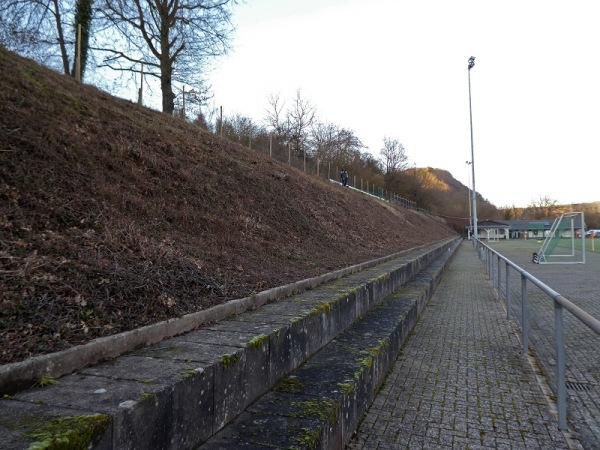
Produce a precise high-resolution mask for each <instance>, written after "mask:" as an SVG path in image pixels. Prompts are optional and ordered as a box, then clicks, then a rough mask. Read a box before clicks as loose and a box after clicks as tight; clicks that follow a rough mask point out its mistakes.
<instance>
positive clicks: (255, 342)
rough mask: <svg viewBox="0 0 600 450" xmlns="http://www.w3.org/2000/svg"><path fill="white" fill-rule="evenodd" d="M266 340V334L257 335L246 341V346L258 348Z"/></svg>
mask: <svg viewBox="0 0 600 450" xmlns="http://www.w3.org/2000/svg"><path fill="white" fill-rule="evenodd" d="M268 339H269V335H268V334H259V335H258V336H254V337H253V338H252V339H250V340H249V341H248V345H250V347H255V348H258V347H260V346H261V345H262V344H263V343H264V342H265V341H266V340H268Z"/></svg>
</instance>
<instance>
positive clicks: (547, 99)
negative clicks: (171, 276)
mask: <svg viewBox="0 0 600 450" xmlns="http://www.w3.org/2000/svg"><path fill="white" fill-rule="evenodd" d="M233 22H234V24H235V26H236V31H235V34H234V38H233V47H232V50H231V51H230V53H229V54H228V55H227V56H225V57H221V58H220V59H219V60H218V61H217V62H216V63H215V65H214V69H213V70H212V72H211V73H210V74H209V77H208V81H209V84H210V85H212V90H213V93H214V105H215V106H216V107H219V106H222V107H223V113H224V115H226V116H227V115H232V114H241V115H243V116H246V117H249V118H251V119H253V120H256V121H259V122H260V121H263V120H264V118H265V117H266V113H267V110H268V109H269V102H268V98H269V96H270V95H279V96H280V98H282V99H284V100H286V103H287V104H288V105H289V104H290V103H291V100H292V99H293V98H294V97H295V95H296V92H297V91H298V90H299V91H300V93H301V97H302V98H303V99H305V100H307V101H309V102H310V103H311V104H312V105H313V106H315V108H316V110H317V115H318V120H319V121H321V122H328V123H332V124H336V125H339V126H341V127H344V128H347V129H351V130H353V131H354V133H355V135H356V136H358V137H359V138H360V139H361V141H362V142H363V144H365V145H366V146H367V147H368V150H367V151H369V152H371V153H372V154H373V155H374V156H376V157H378V158H379V157H380V153H379V152H380V150H381V148H382V146H383V139H384V137H389V138H393V139H397V140H398V141H399V142H400V143H402V145H403V146H404V148H405V149H406V154H407V156H408V158H409V162H410V164H411V165H414V166H416V167H434V168H439V169H444V170H448V171H449V172H450V173H452V175H453V176H454V177H455V178H456V179H458V180H459V181H461V182H462V183H463V184H465V185H468V184H469V183H470V181H469V180H470V178H471V177H470V174H471V169H470V166H469V165H468V164H467V163H466V162H467V161H471V160H472V159H471V131H470V130H471V128H470V121H469V71H468V69H467V67H468V59H469V57H470V56H475V58H476V59H475V66H474V67H473V68H472V69H471V72H470V80H471V81H470V84H471V107H472V124H473V155H474V158H473V161H474V167H475V187H476V189H477V191H478V192H479V193H480V194H481V195H482V196H483V197H484V198H486V199H487V200H489V201H490V202H492V203H493V204H494V205H496V206H498V207H503V206H513V205H514V206H517V207H525V206H527V205H529V204H530V203H532V202H534V201H539V200H540V198H542V197H545V198H546V197H547V198H550V199H551V200H554V201H556V202H557V203H559V204H570V203H581V202H593V201H600V189H599V188H598V187H597V186H598V185H597V184H596V181H597V180H596V177H599V176H600V152H599V145H600V139H599V138H600V136H599V134H600V126H599V125H600V25H599V23H600V2H599V1H597V0H566V1H557V0H369V1H368V2H367V1H366V0H247V1H245V2H242V3H238V5H236V6H234V7H233ZM265 125H266V124H265Z"/></svg>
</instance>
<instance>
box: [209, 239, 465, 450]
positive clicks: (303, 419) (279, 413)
mask: <svg viewBox="0 0 600 450" xmlns="http://www.w3.org/2000/svg"><path fill="white" fill-rule="evenodd" d="M455 250H456V246H455V247H452V248H451V252H445V253H443V254H442V255H441V256H440V257H439V258H438V259H437V260H436V261H435V262H434V263H432V264H431V265H429V266H428V267H427V268H426V269H424V270H423V271H421V272H420V273H419V274H418V275H416V276H415V277H413V278H412V279H411V281H409V282H408V283H407V284H405V285H404V286H402V287H401V288H399V289H398V290H396V291H395V292H393V293H392V294H390V295H389V296H387V297H386V298H385V299H384V301H383V302H382V303H381V304H379V305H378V306H375V307H373V308H372V309H371V310H370V311H369V312H368V313H367V314H366V315H365V316H364V317H362V318H360V319H359V320H358V321H356V322H355V323H354V324H353V325H352V326H351V327H349V328H348V329H347V330H346V331H344V332H342V333H340V334H339V335H338V336H336V337H335V339H333V340H332V341H331V342H330V343H329V344H327V345H326V346H324V347H323V348H322V349H321V350H320V351H319V352H318V353H317V354H315V355H314V356H313V357H311V358H310V359H308V360H307V362H306V363H305V364H303V365H302V366H301V367H299V368H298V369H297V370H296V371H294V372H293V373H292V374H291V375H289V376H288V377H286V378H283V379H282V380H280V381H279V382H278V383H277V384H276V385H275V386H274V387H273V388H272V389H271V390H270V391H269V392H268V393H267V394H265V395H264V396H262V397H261V398H260V399H259V400H257V401H256V402H255V403H253V404H252V405H250V406H249V407H248V408H246V410H245V412H244V413H243V414H241V415H240V416H238V417H237V418H236V419H235V420H234V421H233V422H232V423H231V424H229V425H228V426H226V427H225V428H224V429H223V430H222V431H221V432H219V433H218V434H216V435H215V436H214V437H212V438H211V439H209V441H208V442H206V443H205V444H204V445H202V446H200V449H202V450H229V449H242V448H248V449H255V450H260V449H264V450H266V449H272V448H285V449H292V448H310V449H327V450H330V449H343V448H344V446H345V445H346V444H347V443H348V441H349V440H350V438H351V436H352V433H353V432H354V431H355V430H356V428H357V426H358V423H359V420H360V418H361V417H362V415H363V414H364V413H365V412H366V411H367V409H368V407H369V405H370V404H371V402H372V401H373V399H374V397H375V394H376V392H377V390H378V389H379V387H380V386H381V384H382V382H383V380H384V378H385V375H386V373H387V372H388V370H389V369H390V367H391V365H392V364H393V362H394V361H395V359H396V357H397V356H398V354H399V352H400V349H401V347H402V345H403V343H404V341H405V339H406V338H407V336H408V334H409V333H410V331H411V330H412V328H413V326H414V325H415V323H416V322H417V320H418V318H419V316H420V314H421V311H422V310H423V308H424V307H425V304H426V303H427V301H428V300H429V298H430V297H431V295H432V294H433V291H434V289H435V287H436V286H437V284H438V282H439V280H440V278H441V276H442V275H443V273H444V272H445V269H446V267H447V265H448V264H449V262H450V260H451V257H452V255H453V254H454V251H455Z"/></svg>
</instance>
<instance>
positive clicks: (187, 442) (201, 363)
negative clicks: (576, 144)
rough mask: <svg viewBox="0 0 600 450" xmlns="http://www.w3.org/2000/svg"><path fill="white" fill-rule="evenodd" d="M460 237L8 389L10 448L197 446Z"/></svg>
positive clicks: (2, 411) (0, 420) (5, 411)
mask: <svg viewBox="0 0 600 450" xmlns="http://www.w3.org/2000/svg"><path fill="white" fill-rule="evenodd" d="M457 242H458V241H456V240H450V241H444V242H440V243H437V244H435V245H431V246H428V247H424V248H419V249H415V250H413V251H410V252H406V253H405V254H402V255H401V256H399V257H397V258H394V259H391V260H389V261H386V262H384V263H382V264H379V265H377V266H374V267H370V268H368V269H365V270H363V271H361V272H358V273H354V274H351V275H348V276H346V277H344V278H340V279H336V280H334V281H331V282H328V283H325V284H323V285H321V286H318V287H315V288H313V289H312V290H309V291H305V292H303V293H300V294H296V295H292V296H290V297H288V298H286V299H283V300H280V301H278V302H277V303H272V304H268V305H264V306H262V307H260V308H259V309H256V310H254V311H249V312H246V313H243V314H240V315H238V316H235V317H231V318H229V319H227V320H223V321H219V322H217V323H214V324H210V325H206V326H203V327H202V328H201V329H198V330H196V331H192V332H189V333H186V334H183V335H181V336H177V337H172V338H170V339H166V340H164V341H162V342H159V343H156V344H153V345H150V346H147V347H144V348H141V349H139V350H136V351H132V352H130V353H127V354H126V355H123V356H120V357H117V358H114V359H109V360H106V361H104V362H103V363H101V364H97V365H93V366H90V367H86V368H83V369H80V370H78V371H77V372H75V373H73V374H70V375H66V376H63V377H61V378H60V379H58V380H57V381H58V382H57V383H49V384H47V385H46V386H40V387H37V388H31V389H26V390H24V391H21V392H18V393H16V394H14V395H11V396H8V397H5V398H3V399H2V401H0V435H2V436H3V441H2V444H1V445H2V448H6V449H13V448H14V449H16V448H19V449H20V448H26V447H27V445H30V444H31V445H33V444H34V443H37V444H38V445H39V446H40V448H43V445H49V444H52V443H54V441H56V440H60V441H62V442H67V443H72V442H74V441H77V442H79V443H81V442H83V444H85V445H83V447H82V448H84V447H88V446H89V447H91V448H98V449H105V448H106V449H148V448H152V449H185V448H195V447H197V446H198V445H199V444H201V443H203V442H206V441H207V440H209V439H210V438H211V436H213V435H214V434H215V433H217V432H218V431H219V430H221V429H222V428H223V427H224V426H225V425H226V424H227V423H228V422H230V421H232V420H233V419H235V418H236V417H237V416H238V415H239V414H241V413H242V412H244V410H245V409H246V408H248V406H250V405H251V404H253V402H254V401H255V400H256V399H257V398H259V397H260V396H261V395H263V394H264V393H265V392H267V391H268V390H269V389H271V388H272V387H273V386H274V385H275V384H276V383H278V382H279V381H280V380H281V379H282V378H284V377H286V376H287V375H288V374H289V373H290V372H292V371H293V370H295V369H297V368H298V367H299V366H300V365H301V364H303V363H304V362H305V361H307V359H308V358H310V357H311V356H312V355H314V354H315V353H317V352H319V350H321V349H322V348H324V347H325V346H327V344H329V343H330V342H331V341H332V339H334V338H335V337H336V336H338V335H339V334H340V333H342V332H344V331H345V330H346V329H348V327H350V326H351V325H352V324H353V323H354V322H355V321H356V320H357V319H358V318H359V317H361V316H363V315H365V314H366V313H367V312H368V311H369V310H371V309H372V308H373V307H375V306H376V305H378V304H380V303H381V302H382V301H383V299H384V298H385V297H386V296H388V295H389V294H391V293H392V292H394V291H396V290H397V289H398V288H399V287H400V286H402V285H403V284H405V283H406V282H407V280H409V279H411V278H415V277H417V278H418V277H419V276H420V275H417V274H419V273H421V272H422V271H423V269H424V268H427V267H428V266H430V264H431V263H432V262H433V261H436V260H438V258H439V257H440V255H445V256H448V255H450V254H451V253H452V251H453V249H454V248H455V246H456V244H457ZM338 340H339V339H337V340H336V342H338ZM369 342H370V341H369ZM377 358H379V357H377ZM363 359H364V357H363ZM377 364H379V363H377ZM365 373H366V372H365ZM361 379H362V376H361ZM41 381H43V380H41ZM47 381H48V382H50V381H51V380H47ZM347 383H350V382H349V381H348V382H347ZM42 384H43V383H42ZM357 389H358V388H357ZM361 389H362V388H361ZM356 392H357V393H361V394H360V395H361V396H362V392H363V391H361V390H360V389H358V390H357V391H356ZM365 392H367V391H365ZM357 395H358V394H357ZM357 398H358V397H357ZM361 398H362V397H361ZM357 401H358V400H357ZM360 401H361V402H362V401H363V400H360ZM244 414H246V413H245V412H244ZM344 436H345V434H344ZM65 448H69V447H65Z"/></svg>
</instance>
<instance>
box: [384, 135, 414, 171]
mask: <svg viewBox="0 0 600 450" xmlns="http://www.w3.org/2000/svg"><path fill="white" fill-rule="evenodd" d="M380 154H381V156H383V163H384V166H385V173H392V172H397V171H401V170H404V169H406V168H407V167H408V156H406V150H405V149H404V146H403V145H402V144H401V143H400V142H399V141H398V140H397V139H392V138H389V137H384V138H383V148H382V149H381V151H380Z"/></svg>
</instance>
